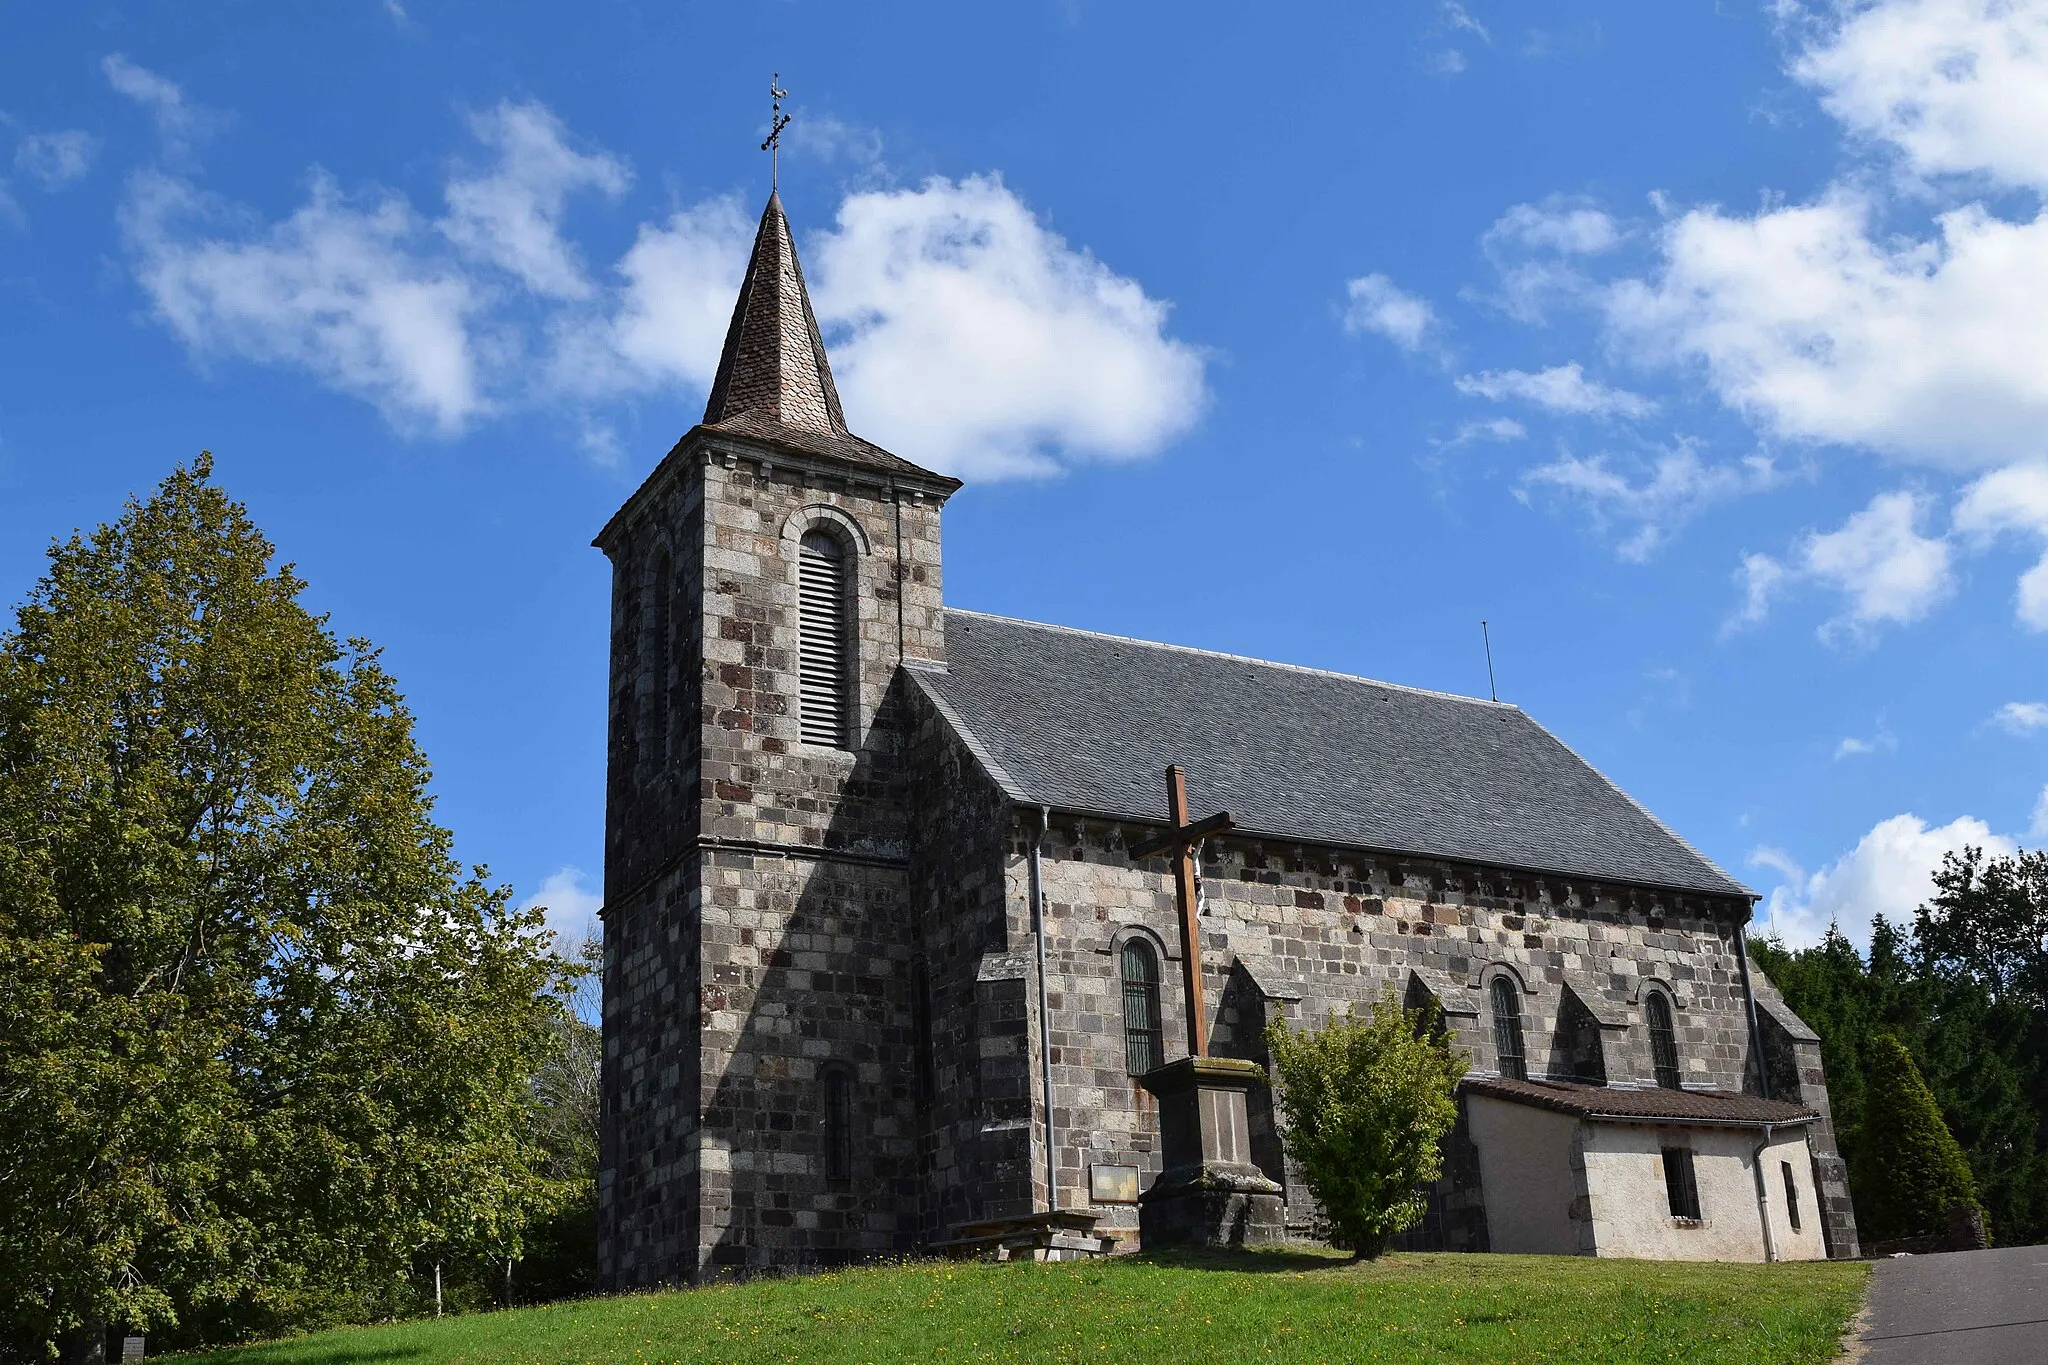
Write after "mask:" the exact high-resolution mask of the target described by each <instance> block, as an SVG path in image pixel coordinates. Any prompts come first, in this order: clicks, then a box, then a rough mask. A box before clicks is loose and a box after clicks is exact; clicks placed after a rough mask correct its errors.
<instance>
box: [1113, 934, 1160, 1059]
mask: <svg viewBox="0 0 2048 1365" xmlns="http://www.w3.org/2000/svg"><path fill="white" fill-rule="evenodd" d="M1118 962H1119V965H1120V967H1121V970H1122V972H1123V978H1124V1064H1125V1065H1126V1066H1127V1067H1129V1068H1130V1072H1131V1074H1132V1075H1133V1076H1142V1075H1144V1074H1145V1073H1146V1072H1148V1071H1156V1070H1158V1069H1159V1067H1160V1065H1161V1064H1162V1063H1163V1062H1165V1060H1166V1055H1165V1050H1164V1047H1163V1043H1162V1039H1161V1036H1160V1028H1159V955H1158V954H1157V953H1155V952H1153V951H1152V945H1151V944H1149V943H1147V942H1146V941H1145V940H1144V939H1142V938H1138V937H1136V936H1135V935H1134V936H1133V937H1131V938H1127V939H1125V940H1124V946H1123V951H1122V952H1121V953H1119V954H1118Z"/></svg>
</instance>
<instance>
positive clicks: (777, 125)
mask: <svg viewBox="0 0 2048 1365" xmlns="http://www.w3.org/2000/svg"><path fill="white" fill-rule="evenodd" d="M788 98H789V92H788V91H787V90H784V89H783V88H782V73H781V72H780V71H778V72H776V73H775V74H774V75H773V76H770V77H769V78H768V108H769V114H768V140H767V141H765V142H763V143H762V144H761V150H762V151H764V152H766V153H768V189H769V191H770V192H771V193H773V192H774V191H775V190H777V189H779V188H781V181H782V130H783V129H784V128H787V127H788V126H789V115H787V114H785V113H783V112H782V102H783V101H784V100H786V99H788Z"/></svg>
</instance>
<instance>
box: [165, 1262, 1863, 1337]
mask: <svg viewBox="0 0 2048 1365" xmlns="http://www.w3.org/2000/svg"><path fill="white" fill-rule="evenodd" d="M1867 1276H1868V1268H1867V1267H1866V1266H1863V1265H1861V1264H1839V1263H1833V1264H1831V1263H1826V1262H1822V1263H1810V1264H1800V1265H1769V1266H1764V1265H1724V1264H1674V1263H1671V1262H1657V1261H1601V1260H1584V1259H1577V1258H1571V1257H1549V1256H1456V1255H1435V1256H1420V1255H1395V1256H1388V1257H1386V1258H1385V1259H1383V1260H1381V1261H1379V1262H1377V1263H1370V1264H1365V1265H1351V1264H1347V1263H1345V1262H1344V1261H1343V1260H1342V1259H1341V1253H1320V1252H1316V1251H1296V1250H1287V1251H1271V1252H1242V1253H1191V1254H1186V1255H1176V1256H1170V1257H1169V1256H1158V1257H1128V1258H1117V1259H1111V1260H1106V1261H1083V1262H1069V1263H1064V1264H1054V1265H1031V1264H1022V1265H984V1264H980V1263H959V1264H956V1263H951V1262H912V1263H909V1264H905V1265H896V1266H878V1267H872V1268H867V1269H861V1270H849V1271H842V1272H838V1273H835V1274H829V1275H809V1276H792V1277H788V1278H783V1279H773V1280H756V1281H754V1282H752V1283H750V1284H745V1285H734V1286H727V1287H722V1288H713V1289H702V1290H694V1291H685V1292H679V1293H669V1294H641V1295H631V1296H626V1297H620V1298H611V1299H593V1300H586V1301H582V1302H578V1303H567V1304H557V1305H553V1306H550V1307H543V1308H529V1309H520V1310H516V1311H512V1312H504V1313H483V1314H477V1315H474V1316H471V1317H462V1318H447V1319H442V1320H440V1321H429V1322H417V1323H405V1324H399V1325H396V1326H390V1327H370V1328H360V1329H356V1330H353V1331H343V1332H327V1333H322V1334H320V1335H318V1336H311V1337H304V1338H300V1339H297V1340H293V1341H285V1342H277V1343H272V1344H268V1345H262V1346H252V1347H247V1348H245V1349H243V1350H240V1351H233V1352H221V1353H219V1354H216V1355H210V1356H206V1357H203V1359H204V1360H206V1361H209V1362H217V1363H218V1365H390V1363H392V1362H406V1363H407V1365H412V1363H414V1362H417V1365H436V1363H437V1362H462V1363H463V1365H498V1363H499V1362H503V1363H504V1365H514V1362H517V1365H540V1363H544V1362H557V1361H634V1362H639V1361H644V1362H657V1361H706V1362H712V1361H715V1362H719V1363H720V1365H744V1363H745V1362H753V1361H784V1360H801V1361H822V1362H875V1363H876V1365H894V1362H900V1361H915V1362H918V1363H919V1365H941V1363H942V1362H950V1361H1001V1360H1018V1361H1031V1362H1034V1363H1035V1365H1060V1363H1061V1362H1081V1361H1116V1362H1130V1361H1160V1362H1167V1361H1172V1362H1181V1361H1190V1360H1220V1359H1229V1360H1238V1361H1269V1360H1270V1361H1302V1362H1308V1361H1385V1362H1390V1363H1394V1362H1399V1363H1400V1365H1406V1363H1407V1362H1422V1361H1428V1362H1461V1363H1466V1362H1469V1363H1471V1365H1481V1363H1483V1362H1490V1361H1501V1362H1507V1361H1513V1362H1542V1361H1556V1362H1559V1363H1560V1365H1565V1363H1567V1362H1568V1363H1569V1365H1608V1363H1609V1362H1613V1363H1615V1365H1618V1363H1619V1362H1624V1361H1627V1362H1634V1361H1684V1362H1687V1365H1714V1363H1715V1362H1725V1363H1726V1365H1799V1363H1803V1362H1811V1365H1823V1363H1824V1362H1827V1361H1830V1360H1832V1359H1834V1356H1835V1351H1836V1348H1837V1345H1838V1343H1839V1341H1840V1338H1841V1334H1842V1331H1843V1328H1844V1325H1845V1324H1846V1323H1847V1322H1848V1320H1849V1318H1850V1316H1851V1315H1852V1314H1853V1313H1854V1312H1855V1311H1856V1309H1857V1306H1858V1305H1859V1304H1860V1303H1861V1302H1862V1298H1863V1289H1864V1282H1865V1280H1866V1278H1867Z"/></svg>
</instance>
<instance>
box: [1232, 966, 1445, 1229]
mask: <svg viewBox="0 0 2048 1365" xmlns="http://www.w3.org/2000/svg"><path fill="white" fill-rule="evenodd" d="M1267 1042H1268V1044H1269V1045H1270V1046H1271V1049H1272V1054H1273V1060H1274V1063H1275V1065H1276V1066H1277V1068H1278V1070H1279V1073H1280V1090H1279V1096H1278V1098H1279V1102H1280V1107H1281V1112H1282V1114H1283V1115H1284V1116H1285V1118H1286V1120H1287V1131H1286V1133H1285V1140H1286V1144H1287V1150H1288V1152H1289V1154H1291V1155H1292V1156H1293V1157H1294V1159H1295V1160H1296V1161H1298V1162H1300V1163H1301V1168H1302V1175H1303V1177H1304V1178H1305V1179H1306V1180H1307V1181H1308V1187H1309V1189H1310V1191H1312V1192H1313V1193H1314V1195H1315V1197H1316V1201H1317V1202H1318V1203H1320V1204H1321V1205H1322V1207H1323V1211H1324V1213H1325V1214H1326V1215H1327V1216H1328V1218H1329V1220H1330V1222H1331V1224H1332V1226H1333V1227H1334V1228H1335V1230H1336V1232H1337V1235H1338V1237H1339V1238H1340V1239H1341V1240H1342V1241H1343V1243H1344V1244H1345V1245H1348V1246H1349V1247H1350V1248H1351V1251H1352V1255H1353V1258H1354V1259H1357V1260H1369V1259H1372V1258H1374V1257H1377V1256H1378V1255H1379V1254H1380V1252H1381V1251H1383V1250H1385V1248H1386V1245H1387V1240H1388V1239H1389V1238H1390V1237H1392V1236H1393V1235H1394V1234H1395V1233H1397V1232H1400V1231H1401V1230H1402V1229H1404V1228H1408V1227H1412V1226H1413V1225H1414V1224H1415V1223H1416V1222H1417V1221H1418V1220H1419V1219H1420V1218H1421V1217H1422V1212H1423V1196H1422V1193H1421V1190H1422V1187H1423V1186H1425V1185H1427V1184H1429V1183H1430V1182H1431V1181H1433V1180H1435V1179H1436V1178H1437V1177H1438V1175H1440V1174H1441V1173H1442V1168H1443V1151H1442V1144H1443V1140H1444V1137H1445V1135H1447V1134H1448V1133H1449V1132H1450V1131H1451V1127H1452V1125H1453V1124H1455V1123H1456V1122H1457V1119H1458V1106H1457V1102H1456V1100H1455V1099H1454V1098H1453V1095H1454V1093H1455V1092H1456V1090H1457V1085H1458V1081H1459V1080H1460V1079H1461V1078H1462V1077H1463V1076H1464V1074H1465V1059H1464V1058H1463V1057H1462V1056H1458V1055H1455V1054H1454V1053H1453V1052H1452V1050H1451V1045H1450V1041H1449V1039H1448V1038H1447V1037H1445V1036H1444V1035H1443V1033H1442V1032H1441V1031H1439V1030H1434V1029H1429V1028H1425V1027H1423V1026H1422V1023H1421V1015H1420V1013H1419V1012H1411V1011H1407V1010H1404V1009H1402V1007H1401V1000H1400V997H1398V996H1397V995H1395V994H1394V992H1393V991H1392V990H1391V989H1389V990H1387V991H1385V992H1383V993H1382V994H1381V996H1380V998H1379V999H1378V1000H1377V1001H1375V1002H1374V1003H1373V1006H1372V1013H1371V1015H1370V1016H1369V1017H1367V1018H1360V1017H1359V1016H1358V1014H1357V1013H1356V1011H1355V1010H1347V1011H1346V1012H1344V1013H1342V1014H1340V1013H1338V1012H1337V1011H1335V1010H1332V1011H1331V1012H1330V1022H1329V1024H1328V1025H1327V1026H1326V1027H1324V1028H1322V1029H1320V1030H1316V1031H1314V1032H1295V1031H1294V1030H1291V1029H1289V1028H1288V1027H1287V1021H1286V1020H1284V1019H1278V1020H1275V1021H1274V1022H1273V1024H1272V1026H1271V1027H1270V1028H1269V1029H1268V1031H1267Z"/></svg>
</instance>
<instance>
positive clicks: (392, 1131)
mask: <svg viewBox="0 0 2048 1365" xmlns="http://www.w3.org/2000/svg"><path fill="white" fill-rule="evenodd" d="M272 558H273V551H272V547H271V546H270V545H269V544H268V543H267V542H266V541H265V540H264V539H263V537H262V535H261V534H260V533H259V532H258V531H257V529H256V527H255V526H254V525H253V524H251V522H250V521H249V518H248V516H247V514H246V512H245V511H244V510H243V509H242V508H241V507H240V506H239V505H238V504H236V503H234V502H233V501H231V500H230V499H229V498H228V497H227V496H226V495H225V494H224V493H223V492H222V491H221V490H220V489H219V488H218V487H216V486H215V485H214V484H213V483H212V482H211V461H210V459H209V458H208V457H206V456H204V455H202V456H201V457H200V458H199V459H198V460H197V461H196V462H195V463H193V464H192V465H191V466H190V467H187V468H182V469H179V470H178V471H176V472H175V473H173V474H172V475H171V477H170V478H168V479H167V480H165V481H164V483H163V484H162V485H161V486H160V487H159V488H158V489H157V490H156V492H155V494H154V495H153V496H151V497H150V498H148V499H147V500H146V501H140V502H131V503H130V504H129V505H128V506H127V508H126V509H125V511H124V513H123V514H122V516H121V517H120V518H119V520H117V521H116V522H114V523H112V524H111V525H106V526H102V527H100V528H99V529H98V530H97V531H95V532H94V533H93V534H92V535H91V536H79V535H74V536H73V537H71V538H70V539H69V540H67V541H63V542H61V543H57V544H54V545H53V546H52V547H51V549H50V552H49V569H48V572H47V574H46V576H45V577H44V578H43V579H42V580H41V582H40V583H38V584H37V586H36V587H35V589H34V590H33V592H32V593H31V595H30V597H29V599H28V601H27V602H26V603H25V604H23V605H22V606H21V607H20V609H19V611H18V613H17V617H16V621H15V625H14V628H13V629H12V630H11V631H9V632H7V633H5V634H0V1353H5V1352H7V1351H9V1350H12V1351H16V1352H21V1353H25V1354H41V1353H42V1352H44V1351H47V1350H51V1349H53V1344H55V1343H63V1346H64V1351H65V1353H66V1354H67V1355H69V1356H72V1357H76V1358H91V1357H92V1356H94V1355H95V1354H96V1353H97V1351H98V1350H99V1349H100V1346H101V1345H102V1344H103V1343H104V1341H105V1336H106V1332H107V1330H108V1329H109V1328H124V1327H125V1328H140V1329H152V1330H153V1331H154V1333H155V1334H156V1335H157V1336H158V1337H159V1338H164V1337H166V1336H167V1337H168V1338H169V1339H170V1342H171V1343H176V1342H178V1341H181V1340H183V1341H192V1340H197V1339H202V1338H213V1339H219V1338H231V1337H235V1336H240V1335H246V1334H250V1333H254V1332H270V1331H277V1330H281V1329H283V1328H287V1327H291V1326H298V1325H310V1324H316V1323H319V1322H322V1321H332V1320H339V1319H346V1318H352V1317H362V1316H367V1315H371V1314H383V1313H391V1312H398V1311H403V1310H404V1309H405V1307H406V1304H405V1303H404V1301H403V1299H404V1281H403V1279H402V1276H403V1273H404V1271H405V1269H406V1267H407V1265H408V1262H409V1258H410V1257H411V1256H412V1254H413V1253H414V1252H415V1251H417V1250H419V1249H421V1248H426V1247H431V1246H435V1245H465V1246H471V1245H474V1246H480V1245H487V1244H502V1243H504V1242H506V1241H507V1240H508V1239H511V1240H516V1236H517V1229H518V1228H519V1226H520V1225H521V1223H522V1222H523V1220H524V1219H525V1218H526V1217H527V1216H528V1214H529V1213H530V1211H531V1210H533V1209H534V1208H535V1207H537V1206H542V1205H546V1204H547V1203H549V1202H550V1201H551V1200H553V1199H555V1198H557V1197H558V1193H559V1192H558V1191H557V1190H556V1189H555V1188H554V1186H553V1184H552V1183H551V1182H550V1181H549V1180H548V1179H547V1178H546V1176H545V1174H544V1173H543V1171H542V1170H541V1169H540V1168H539V1163H540V1160H541V1155H542V1154H541V1152H540V1150H539V1146H538V1143H537V1142H536V1141H535V1137H534V1132H533V1128H532V1112H531V1111H532V1110H533V1107H534V1095H533V1091H532V1088H531V1084H530V1082H531V1078H532V1077H533V1076H534V1074H535V1072H536V1071H537V1069H538V1068H539V1067H540V1065H541V1063H542V1061H543V1059H544V1058H545V1057H546V1056H547V1055H548V1053H549V1051H550V1048H551V1046H552V1041H551V1040H552V1037H553V1034H552V1030H553V1029H554V1028H555V1026H556V1025H557V1023H558V1021H559V1018H560V1014H561V1007H560V1005H559V1004H558V1003H557V1002H556V1001H555V999H554V997H553V996H552V995H551V994H550V993H549V986H550V982H551V980H552V979H553V977H554V975H555V972H556V969H557V966H558V964H556V963H555V962H554V960H553V959H552V958H551V956H550V955H549V953H548V951H547V946H546V945H547V939H546V936H545V934H544V933H543V932H542V931H541V929H540V925H539V916H538V915H537V914H529V913H521V912H516V911H513V910H512V909H510V908H509V894H510V893H509V891H507V890H505V889H502V888H500V889H493V888H491V887H489V886H487V885H486V884H485V882H484V880H483V878H484V876H485V873H484V872H483V870H482V869H481V868H479V869H475V870H474V871H473V872H472V873H471V874H469V875H467V876H465V875H464V874H463V873H462V871H461V870H460V868H458V866H457V865H456V864H455V862H454V860H453V858H452V857H451V854H450V848H451V840H450V836H449V834H448V832H447V831H446V830H444V829H442V828H440V827H439V826H438V825H436V824H435V823H434V822H433V820H432V818H431V815H432V799H431V798H430V797H429V795H428V794H427V783H428V768H427V764H426V761H425V758H424V757H423V756H422V754H421V753H420V751H419V749H418V747H417V746H416V745H415V743H414V742H413V737H412V717H411V716H410V714H409V713H408V712H407V711H406V709H405V706H404V702H403V700H402V698H401V697H400V695H399V692H398V690H397V687H396V686H395V685H394V683H393V681H392V679H391V677H390V675H389V674H387V673H386V672H385V671H384V670H383V668H382V667H381V666H380V665H379V663H378V658H377V652H376V650H375V649H373V648H372V647H371V646H370V645H369V644H368V643H367V642H365V641H362V640H350V641H348V642H347V643H346V644H345V645H344V644H341V643H338V642H337V641H336V640H335V638H334V636H333V635H332V634H331V633H330V632H329V630H328V628H327V622H326V619H325V618H324V617H320V616H316V615H314V614H312V613H310V612H309V611H307V610H306V608H305V607H304V606H303V605H302V604H301V602H300V600H299V599H300V595H301V593H302V591H303V589H304V587H305V585H304V583H303V582H302V581H301V580H300V579H299V578H298V577H297V576H296V575H295V574H294V573H293V572H292V569H291V568H290V566H288V565H286V566H273V564H272ZM38 1343H41V1345H38Z"/></svg>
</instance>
